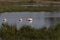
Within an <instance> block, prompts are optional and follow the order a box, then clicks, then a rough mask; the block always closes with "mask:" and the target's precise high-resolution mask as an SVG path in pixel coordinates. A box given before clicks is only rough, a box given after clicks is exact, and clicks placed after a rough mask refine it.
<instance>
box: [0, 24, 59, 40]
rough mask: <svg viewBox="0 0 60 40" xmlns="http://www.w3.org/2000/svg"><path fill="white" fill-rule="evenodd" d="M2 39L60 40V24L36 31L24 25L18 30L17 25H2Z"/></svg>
mask: <svg viewBox="0 0 60 40" xmlns="http://www.w3.org/2000/svg"><path fill="white" fill-rule="evenodd" d="M0 27H1V28H0V37H1V38H2V39H3V40H60V24H57V25H55V26H50V27H49V28H48V29H47V28H46V27H43V28H39V29H35V28H32V27H31V26H28V25H24V26H22V27H21V28H20V29H19V30H17V28H16V25H8V24H2V25H1V26H0Z"/></svg>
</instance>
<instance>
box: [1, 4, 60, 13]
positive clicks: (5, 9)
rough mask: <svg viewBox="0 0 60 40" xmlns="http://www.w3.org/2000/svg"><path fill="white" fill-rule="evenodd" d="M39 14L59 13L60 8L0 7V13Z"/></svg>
mask: <svg viewBox="0 0 60 40" xmlns="http://www.w3.org/2000/svg"><path fill="white" fill-rule="evenodd" d="M22 11H29V12H40V11H48V12H52V11H60V8H54V7H23V6H7V5H6V6H0V12H22Z"/></svg>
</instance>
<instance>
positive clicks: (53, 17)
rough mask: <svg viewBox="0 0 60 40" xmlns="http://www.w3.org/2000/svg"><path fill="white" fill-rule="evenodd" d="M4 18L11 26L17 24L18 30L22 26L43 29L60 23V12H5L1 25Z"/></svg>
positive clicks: (0, 20)
mask: <svg viewBox="0 0 60 40" xmlns="http://www.w3.org/2000/svg"><path fill="white" fill-rule="evenodd" d="M4 18H6V19H7V20H8V21H7V22H8V23H9V24H17V27H18V28H19V27H20V26H22V25H31V26H33V27H35V28H36V27H37V28H41V27H42V26H47V27H49V26H50V25H55V24H57V23H60V12H5V13H2V14H1V15H0V25H1V23H2V22H3V21H2V19H4ZM27 20H28V21H27Z"/></svg>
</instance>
